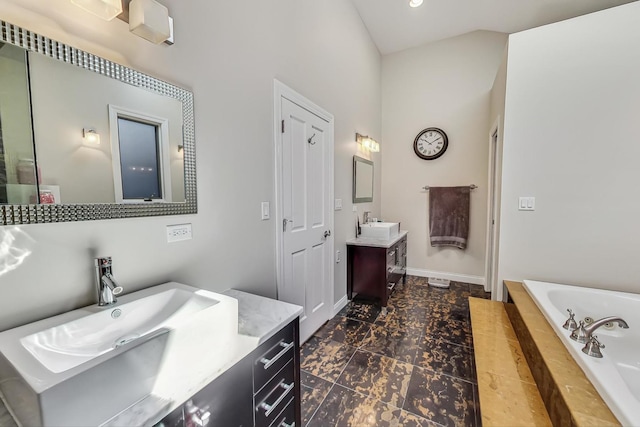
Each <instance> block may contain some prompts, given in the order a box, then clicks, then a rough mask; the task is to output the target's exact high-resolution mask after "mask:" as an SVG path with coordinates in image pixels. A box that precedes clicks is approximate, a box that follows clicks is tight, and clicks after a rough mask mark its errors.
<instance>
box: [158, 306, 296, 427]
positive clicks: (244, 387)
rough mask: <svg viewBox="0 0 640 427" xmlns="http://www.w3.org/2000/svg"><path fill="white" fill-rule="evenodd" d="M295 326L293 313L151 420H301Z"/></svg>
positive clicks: (234, 425) (194, 425)
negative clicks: (284, 323)
mask: <svg viewBox="0 0 640 427" xmlns="http://www.w3.org/2000/svg"><path fill="white" fill-rule="evenodd" d="M298 328H299V323H298V319H297V318H296V319H295V320H294V321H292V322H291V323H289V324H288V325H287V326H285V327H284V328H282V329H281V330H280V331H279V332H278V333H276V334H275V335H274V336H273V337H271V338H269V339H268V340H267V341H266V342H264V343H263V344H261V345H260V346H259V347H258V348H256V349H255V350H254V351H252V352H251V353H250V354H249V355H248V356H246V357H244V358H243V359H242V360H240V361H239V362H237V363H236V364H235V365H233V366H232V367H231V368H229V369H228V370H227V371H225V373H224V374H222V375H220V376H219V377H218V378H216V379H215V380H213V381H212V382H211V383H210V384H209V385H207V386H206V387H205V388H204V389H202V390H201V391H199V392H198V393H197V394H196V395H195V396H193V397H192V398H191V399H189V400H188V401H187V402H185V403H184V404H183V405H182V406H180V407H179V408H177V409H176V410H175V411H173V412H172V413H171V414H169V415H167V416H166V417H165V418H163V419H162V421H160V422H159V423H158V424H156V426H163V427H198V426H202V427H204V426H209V427H218V426H224V427H250V426H255V427H288V426H294V425H295V426H300V425H301V423H302V413H301V409H300V351H299V347H300V343H299V341H298V337H299V332H298ZM215 351H224V349H215ZM202 357H206V353H203V355H202Z"/></svg>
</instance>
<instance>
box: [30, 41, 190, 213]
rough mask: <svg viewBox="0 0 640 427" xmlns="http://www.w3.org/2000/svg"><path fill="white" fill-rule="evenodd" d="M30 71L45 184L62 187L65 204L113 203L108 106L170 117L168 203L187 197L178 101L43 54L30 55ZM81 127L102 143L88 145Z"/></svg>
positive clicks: (61, 193) (43, 182)
mask: <svg viewBox="0 0 640 427" xmlns="http://www.w3.org/2000/svg"><path fill="white" fill-rule="evenodd" d="M29 71H30V74H29V75H30V81H31V105H32V111H33V127H34V129H33V132H34V137H35V141H36V154H37V156H38V166H40V171H41V173H42V184H49V185H59V186H60V196H61V200H62V202H63V203H114V202H115V192H114V181H113V165H112V161H111V160H112V147H111V136H110V131H109V129H110V127H109V125H110V122H109V105H113V106H116V107H121V108H125V109H128V110H131V111H135V112H138V113H141V114H147V115H150V116H154V117H158V118H163V119H167V120H168V121H169V126H168V128H169V129H168V134H169V141H165V143H168V144H169V146H170V148H169V150H168V151H169V158H170V164H171V165H172V167H171V169H170V172H171V173H170V176H171V182H172V186H171V187H172V193H171V196H172V197H171V200H170V201H176V202H183V201H184V169H183V167H182V158H183V155H182V153H181V152H178V145H181V144H182V103H181V102H180V101H179V100H177V99H174V98H169V97H165V96H161V95H158V94H156V93H153V92H150V91H148V90H145V89H142V88H137V87H134V86H131V85H128V84H125V83H122V82H120V81H118V80H115V79H111V78H109V77H106V76H102V75H100V74H97V73H94V72H90V71H87V70H85V69H83V68H80V67H77V66H75V65H71V64H66V63H64V62H60V61H57V60H55V59H52V58H49V57H46V56H44V55H39V54H31V55H29ZM83 128H93V129H95V130H96V132H98V133H99V134H100V145H97V146H95V145H94V146H89V145H86V144H84V143H83V141H82V129H83ZM116 137H117V136H116Z"/></svg>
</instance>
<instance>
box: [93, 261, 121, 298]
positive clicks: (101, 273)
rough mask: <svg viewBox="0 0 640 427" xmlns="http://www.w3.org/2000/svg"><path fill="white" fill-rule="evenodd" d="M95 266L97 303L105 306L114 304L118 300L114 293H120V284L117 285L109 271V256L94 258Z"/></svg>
mask: <svg viewBox="0 0 640 427" xmlns="http://www.w3.org/2000/svg"><path fill="white" fill-rule="evenodd" d="M95 267H96V269H95V270H96V287H97V289H98V305H99V306H105V305H111V304H115V303H116V302H117V301H118V300H117V299H116V298H115V296H116V295H119V294H120V293H122V291H123V289H122V286H119V285H118V283H117V282H116V279H114V278H113V275H112V272H111V257H110V256H108V257H103V258H96V259H95Z"/></svg>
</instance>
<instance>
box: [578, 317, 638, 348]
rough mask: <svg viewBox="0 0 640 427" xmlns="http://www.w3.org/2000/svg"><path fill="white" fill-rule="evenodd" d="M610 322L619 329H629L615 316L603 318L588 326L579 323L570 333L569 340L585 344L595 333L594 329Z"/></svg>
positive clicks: (624, 322)
mask: <svg viewBox="0 0 640 427" xmlns="http://www.w3.org/2000/svg"><path fill="white" fill-rule="evenodd" d="M610 322H617V323H618V325H619V326H620V327H621V328H623V329H629V325H628V324H627V322H626V321H625V320H624V319H623V318H621V317H617V316H609V317H603V318H602V319H600V320H596V321H595V322H593V323H592V324H590V325H589V326H584V322H583V321H580V325H579V326H578V328H577V329H576V330H574V331H573V332H571V339H572V340H574V341H578V342H579V343H583V344H586V343H588V342H589V341H590V340H591V336H592V335H593V333H594V332H595V331H596V329H598V328H599V327H600V326H602V325H606V324H607V323H610Z"/></svg>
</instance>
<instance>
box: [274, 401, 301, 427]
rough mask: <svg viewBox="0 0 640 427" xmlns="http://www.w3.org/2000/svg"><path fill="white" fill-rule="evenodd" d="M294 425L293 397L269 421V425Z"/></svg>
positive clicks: (291, 426)
mask: <svg viewBox="0 0 640 427" xmlns="http://www.w3.org/2000/svg"><path fill="white" fill-rule="evenodd" d="M295 425H296V405H295V403H294V401H293V398H292V399H291V400H290V401H289V403H288V404H287V407H286V408H285V409H284V411H282V412H281V413H280V415H278V417H277V418H276V419H275V420H274V421H273V422H272V423H271V427H293V426H295Z"/></svg>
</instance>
